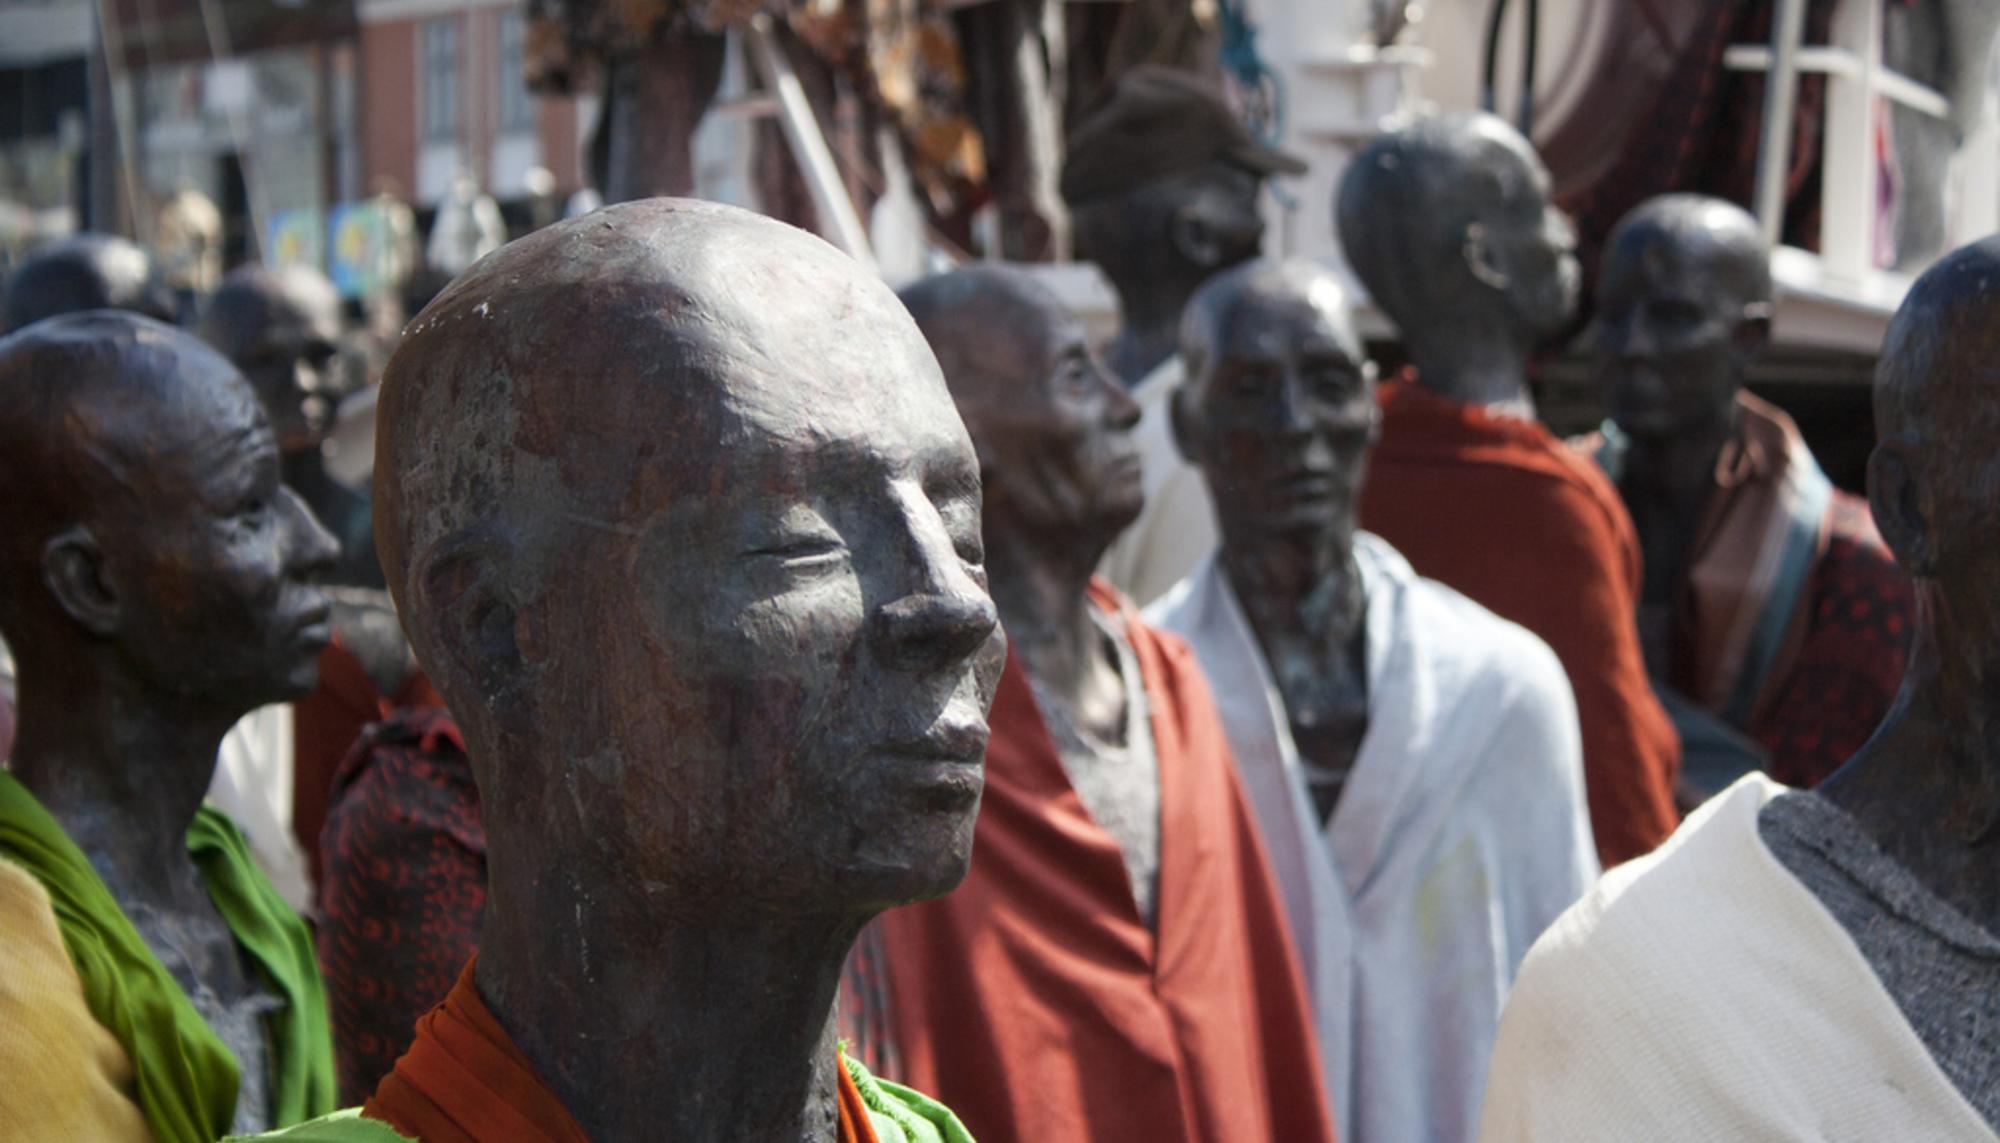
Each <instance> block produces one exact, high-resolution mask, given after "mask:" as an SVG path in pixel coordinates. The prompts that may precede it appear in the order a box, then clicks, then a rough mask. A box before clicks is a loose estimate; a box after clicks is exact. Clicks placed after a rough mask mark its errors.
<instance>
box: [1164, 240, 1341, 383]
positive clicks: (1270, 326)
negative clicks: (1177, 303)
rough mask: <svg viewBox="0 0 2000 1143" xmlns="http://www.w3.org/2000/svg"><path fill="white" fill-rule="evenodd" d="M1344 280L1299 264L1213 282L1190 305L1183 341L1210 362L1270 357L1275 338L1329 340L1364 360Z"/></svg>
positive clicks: (1255, 268)
mask: <svg viewBox="0 0 2000 1143" xmlns="http://www.w3.org/2000/svg"><path fill="white" fill-rule="evenodd" d="M1347 311H1348V301H1347V296H1346V292H1345V291H1344V290H1342V288H1341V286H1340V283H1339V280H1338V279H1336V278H1335V277H1334V276H1333V275H1332V274H1329V273H1327V272H1326V271H1324V270H1322V269H1320V268H1318V267H1316V266H1308V265H1300V264H1296V263H1252V264H1250V265H1246V266H1242V267H1238V268H1237V269H1235V270H1231V271H1229V272H1227V273H1225V274H1223V275H1220V276H1218V277H1217V278H1215V279H1213V280H1212V281H1210V282H1209V283H1208V284H1207V285H1206V286H1204V287H1203V288H1202V289H1201V291H1200V292H1198V293H1197V294H1196V295H1195V297H1194V300H1193V301H1192V302H1191V303H1189V306H1188V312H1187V317H1186V319H1185V321H1184V322H1183V325H1182V341H1183V344H1184V345H1185V346H1186V347H1187V348H1188V349H1190V350H1193V351H1195V353H1196V354H1197V355H1198V356H1201V357H1202V358H1204V359H1205V360H1207V361H1208V363H1209V364H1210V366H1211V367H1212V366H1213V364H1214V363H1215V362H1216V361H1217V360H1220V359H1221V358H1224V357H1228V356H1231V355H1233V354H1237V353H1243V352H1254V353H1258V354H1264V353H1267V352H1268V351H1269V350H1270V349H1271V348H1272V347H1271V346H1270V345H1269V344H1268V343H1269V342H1270V341H1271V340H1272V338H1273V337H1303V336H1308V335H1310V334H1313V333H1319V334H1323V335H1325V336H1326V337H1327V338H1328V339H1330V340H1331V341H1332V342H1333V343H1334V344H1335V345H1337V346H1338V347H1339V348H1340V349H1341V351H1342V352H1344V353H1346V354H1347V355H1348V357H1349V358H1350V359H1351V360H1353V361H1355V362H1357V363H1358V362H1359V361H1361V359H1362V357H1363V352H1362V349H1361V341H1360V338H1359V337H1357V336H1356V335H1355V333H1354V327H1353V325H1352V323H1351V322H1350V321H1349V319H1348V312H1347Z"/></svg>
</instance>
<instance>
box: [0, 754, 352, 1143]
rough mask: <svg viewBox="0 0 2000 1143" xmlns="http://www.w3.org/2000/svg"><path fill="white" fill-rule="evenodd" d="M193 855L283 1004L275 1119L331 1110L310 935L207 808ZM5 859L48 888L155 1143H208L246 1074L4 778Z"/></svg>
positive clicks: (323, 1017)
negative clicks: (125, 1059)
mask: <svg viewBox="0 0 2000 1143" xmlns="http://www.w3.org/2000/svg"><path fill="white" fill-rule="evenodd" d="M188 853H189V854H190V855H191V856H192V857H193V859H194V862H195V866H196V868H197V869H198V870H199V871H200V874H201V878H202V883H203V885H204V886H205V887H206V888H207V890H208V893H209V897H210V899H211V900H212V901H213V902H214V903H215V908H216V911H217V912H218V913H219V914H221V916H222V919H223V921H224V923H226V924H227V925H228V926H229V930H230V932H231V933H232V934H234V936H235V937H236V941H237V943H238V944H239V945H241V946H242V947H243V950H244V951H245V952H247V953H248V954H249V955H250V958H251V960H252V961H253V962H255V964H256V966H257V968H258V969H259V970H260V971H261V973H262V976H263V978H264V981H265V983H266V984H268V985H269V986H270V987H271V989H272V990H273V991H274V992H275V993H277V995H278V996H279V997H281V998H282V999H283V1000H284V1002H285V1003H284V1007H283V1008H282V1009H281V1010H280V1011H278V1012H277V1013H275V1014H274V1015H273V1016H272V1018H271V1022H270V1025H269V1027H270V1032H271V1061H272V1065H273V1075H272V1077H271V1079H272V1082H271V1088H270V1091H271V1105H272V1106H271V1114H272V1121H273V1122H274V1123H276V1124H278V1125H281V1126H282V1125H289V1124H294V1123H299V1122H301V1121H304V1120H307V1119H311V1118H313V1117H314V1116H318V1115H324V1114H325V1113H326V1112H328V1111H329V1110H331V1109H332V1108H333V1106H334V1076H333V1042H332V1037H331V1034H330V1032H329V1029H328V1020H327V1010H326V994H325V988H324V985H323V984H322V983H321V981H320V977H319V968H318V966H317V964H316V963H315V962H314V960H313V947H312V936H311V934H310V933H309V932H308V931H307V930H306V926H305V923H304V922H303V921H301V920H300V919H299V917H298V914H296V913H294V912H292V910H291V909H290V908H289V907H288V906H286V904H285V903H284V901H283V900H282V899H281V898H280V897H279V896H278V892H277V890H275V889H273V888H272V887H271V883H270V882H269V881H268V880H266V879H265V877H264V875H263V874H262V873H261V872H259V871H258V869H257V866H256V863H255V862H254V861H253V860H252V859H251V857H250V849H249V845H248V844H247V843H246V842H245V841H244V840H243V835H242V833H241V832H239V831H238V830H237V829H236V827H235V825H234V824H233V823H231V822H230V821H229V819H228V818H227V817H225V816H224V815H222V814H221V813H218V812H216V811H215V810H212V809H209V808H208V807H203V808H202V809H200V810H198V811H197V812H196V814H195V819H194V822H193V823H192V824H191V825H190V826H189V828H188ZM0 856H4V857H5V858H7V859H8V860H10V861H12V862H14V863H15V864H16V865H19V866H20V867H21V868H23V869H25V870H26V871H27V872H29V873H30V874H32V875H33V876H34V877H35V879H36V880H38V881H39V882H41V884H42V886H43V888H44V889H46V890H47V891H48V894H49V901H50V904H51V906H52V907H53V909H54V911H55V916H56V923H57V927H58V929H59V930H60V931H61V933H62V939H63V945H64V947H65V949H67V951H68V953H69V956H70V960H71V962H72V963H73V964H74V965H75V966H76V971H77V975H78V977H79V979H80V980H81V981H82V984H83V991H84V999H85V1002H86V1004H87V1005H88V1007H89V1009H90V1013H91V1015H92V1017H94V1018H95V1019H96V1020H97V1022H98V1023H100V1024H102V1025H103V1026H104V1027H105V1028H106V1029H108V1030H109V1031H110V1032H111V1034H112V1035H113V1036H114V1037H115V1038H116V1039H117V1040H118V1043H119V1045H120V1046H121V1047H123V1048H124V1049H125V1052H126V1054H127V1055H128V1056H129V1057H130V1058H131V1061H132V1067H133V1071H134V1073H135V1076H136V1084H135V1087H136V1089H137V1098H138V1103H139V1107H140V1110H141V1111H142V1112H143V1113H144V1115H145V1117H146V1121H147V1123H148V1125H149V1126H150V1127H151V1128H152V1131H153V1134H154V1135H155V1137H156V1138H157V1139H158V1140H159V1143H209V1141H211V1140H213V1139H216V1138H217V1137H219V1136H220V1135H222V1134H223V1133H224V1132H226V1131H228V1130H229V1128H230V1126H231V1123H232V1121H233V1119H234V1117H235V1112H236V1097H237V1088H238V1085H239V1083H240V1082H241V1073H240V1072H239V1070H238V1068H237V1062H236V1058H235V1056H234V1055H232V1054H231V1053H230V1051H229V1049H228V1048H227V1047H226V1046H224V1045H223V1043H222V1041H221V1040H220V1039H219V1038H218V1037H217V1036H216V1035H215V1033H214V1032H213V1031H212V1030H211V1029H210V1028H209V1026H208V1024H207V1022H206V1021H204V1020H203V1019H202V1017H201V1014H200V1013H199V1012H197V1011H196V1010H195V1007H194V1005H193V1003H192V1002H191V1001H189V999H188V998H187V995H186V994H185V993H184V992H182V991H181V987H180V985H179V984H178V983H176V982H175V980H174V978H173V975H172V974H171V973H169V972H168V971H167V969H166V966H164V965H162V964H161V963H160V961H159V959H158V958H157V957H155V956H154V955H153V953H152V950H151V949H149V948H147V947H146V942H145V939H144V938H143V937H141V936H140V935H139V932H138V930H137V929H135V928H134V927H133V925H132V922H131V920H130V919H128V918H127V917H126V916H125V913H124V911H123V910H122V909H121V908H119V906H118V902H117V900H116V899H115V898H114V897H113V896H112V894H111V890H110V888H109V887H107V886H106V885H105V884H104V882H103V880H102V879H100V878H99V877H98V876H97V872H96V871H95V870H94V869H92V868H91V865H90V860H89V859H88V858H87V857H85V856H84V854H83V851H82V850H80V849H78V848H77V847H76V845H75V843H73V842H71V841H70V839H69V837H68V836H67V835H66V834H65V833H64V832H63V829H62V826H61V825H60V824H58V823H57V822H56V820H55V818H53V817H51V816H50V815H49V813H48V811H47V810H45V809H43V808H42V806H41V804H40V803H39V802H38V801H36V800H35V796H34V795H33V794H32V793H30V792H29V791H28V789H27V787H25V786H23V785H21V783H20V781H19V780H18V779H16V778H15V777H14V776H13V775H11V774H5V773H0Z"/></svg>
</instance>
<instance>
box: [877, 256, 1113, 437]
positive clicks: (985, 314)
mask: <svg viewBox="0 0 2000 1143" xmlns="http://www.w3.org/2000/svg"><path fill="white" fill-rule="evenodd" d="M903 302H904V304H905V305H906V306H908V308H909V311H910V314H911V315H912V316H913V317H914V318H915V319H916V322H917V325H918V327H919V329H920V330H921V331H922V333H923V336H924V338H925V339H926V340H927V341H928V342H929V344H930V347H931V349H932V350H934V351H935V352H936V354H937V359H938V362H939V364H940V366H941V367H942V368H943V370H944V374H945V380H946V382H947V383H948V384H949V385H950V387H951V394H952V396H953V397H954V398H956V399H957V400H958V401H959V403H960V404H961V405H966V404H972V405H982V404H985V403H987V402H989V401H992V400H1009V401H1011V400H1018V399H1021V398H1024V397H1028V396H1031V395H1032V394H1033V393H1034V392H1037V391H1036V390H1030V389H1028V388H1025V387H1024V386H1025V385H1026V384H1027V383H1030V382H1033V381H1036V380H1039V379H1040V378H1041V377H1043V376H1045V375H1046V371H1048V370H1049V369H1051V368H1052V367H1053V365H1054V363H1055V360H1056V359H1057V358H1058V356H1059V355H1061V354H1062V353H1064V352H1066V351H1068V350H1070V349H1072V348H1076V347H1080V346H1083V345H1084V344H1086V340H1087V339H1086V337H1085V334H1084V330H1083V324H1082V322H1081V320H1080V319H1078V318H1077V317H1076V315H1075V314H1072V313H1071V312H1070V311H1069V309H1068V308H1067V307H1065V306H1064V305H1063V304H1062V300H1061V299H1060V298H1058V297H1056V296H1055V294H1054V293H1053V292H1051V291H1050V290H1049V289H1048V287H1046V286H1044V285H1042V284H1041V283H1040V282H1037V281H1036V280H1035V279H1033V278H1032V277H1030V276H1029V275H1027V274H1024V273H1022V272H1020V271H1018V270H1012V269H1007V268H1002V267H971V268H967V269H963V270H956V271H953V272H952V273H949V274H944V275H940V276H938V277H935V278H928V279H925V280H924V281H922V282H919V283H917V284H916V285H914V286H911V287H909V288H908V289H906V290H905V291H904V292H903Z"/></svg>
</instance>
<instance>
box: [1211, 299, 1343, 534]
mask: <svg viewBox="0 0 2000 1143" xmlns="http://www.w3.org/2000/svg"><path fill="white" fill-rule="evenodd" d="M1350 305H1351V303H1350V301H1349V299H1348V297H1347V293H1346V291H1345V290H1343V289H1342V288H1341V285H1340V283H1339V281H1338V280H1337V279H1336V278H1335V277H1334V276H1333V275H1332V274H1331V273H1330V272H1328V271H1327V270H1326V269H1325V268H1324V267H1321V266H1316V265H1313V264H1312V263H1309V262H1300V261H1291V262H1266V261H1259V262H1251V263H1247V264H1245V265H1242V266H1238V267H1236V268H1235V269H1233V270H1229V271H1226V272H1224V273H1222V274H1220V275H1217V276H1216V277H1215V278H1213V279H1211V280H1210V281H1209V282H1208V284H1207V285H1204V286H1203V287H1202V288H1201V291H1200V292H1199V293H1197V294H1195V296H1194V298H1193V299H1192V300H1191V301H1189V302H1188V308H1187V312H1186V313H1185V314H1184V315H1183V316H1182V318H1181V362H1182V364H1183V365H1184V366H1185V368H1186V373H1187V376H1186V380H1184V381H1183V382H1182V383H1181V387H1180V389H1179V390H1177V391H1176V392H1175V393H1174V397H1173V424H1174V435H1175V440H1176V442H1177V443H1178V444H1179V446H1180V450H1181V452H1182V454H1183V455H1185V456H1186V457H1187V458H1188V461H1189V462H1190V463H1192V464H1194V465H1195V466H1196V467H1197V468H1199V469H1201V472H1202V476H1203V478H1204V479H1205V480H1206V481H1207V484H1208V491H1209V497H1210V499H1211V500H1212V501H1213V502H1214V504H1215V511H1216V520H1217V522H1218V523H1219V524H1220V526H1221V532H1222V538H1223V543H1224V544H1225V545H1228V546H1232V547H1236V548H1239V549H1243V548H1250V547H1255V548H1258V549H1266V550H1268V548H1269V546H1270V545H1271V544H1273V543H1274V542H1283V543H1285V544H1287V545H1288V546H1300V545H1303V546H1305V547H1325V546H1326V545H1329V544H1339V543H1343V542H1345V538H1346V537H1351V536H1352V534H1353V531H1354V527H1355V524H1354V518H1355V513H1356V511H1357V510H1358V496H1359V493H1360V485H1361V478H1362V474H1363V471H1364V469H1365V467H1366V464H1367V454H1368V449H1369V447H1370V446H1371V445H1372V444H1373V443H1374V441H1375V438H1376V436H1377V434H1378V432H1379V424H1380V414H1379V412H1378V411H1377V409H1376V405H1375V368H1374V365H1373V363H1371V362H1370V361H1369V360H1368V358H1367V355H1366V354H1365V353H1364V352H1363V350H1362V348H1361V340H1360V338H1358V337H1357V336H1356V335H1355V333H1354V327H1353V325H1352V323H1351V322H1350V319H1349V317H1348V310H1349V308H1350Z"/></svg>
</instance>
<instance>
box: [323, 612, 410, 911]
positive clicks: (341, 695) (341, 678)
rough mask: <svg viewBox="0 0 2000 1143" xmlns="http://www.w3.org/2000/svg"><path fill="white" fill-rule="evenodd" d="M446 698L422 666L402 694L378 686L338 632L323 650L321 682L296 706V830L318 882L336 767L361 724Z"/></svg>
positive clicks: (405, 686) (406, 681) (402, 688)
mask: <svg viewBox="0 0 2000 1143" xmlns="http://www.w3.org/2000/svg"><path fill="white" fill-rule="evenodd" d="M443 705H444V699H443V698H442V697H441V696H440V695H439V694H438V693H437V689H436V688H435V687H433V686H431V681H430V679H429V678H428V677H426V676H425V675H424V673H423V671H422V670H421V669H418V670H413V671H411V672H410V677H409V678H407V679H404V680H403V683H402V685H401V686H399V687H397V688H396V693H394V694H391V695H384V694H383V693H382V692H381V691H379V690H377V689H376V687H375V683H374V681H373V680H372V679H370V678H369V677H368V673H367V672H366V671H364V670H362V669H361V662H360V660H358V659H356V658H355V657H354V654H353V652H351V651H349V650H348V649H347V648H345V647H343V646H341V645H340V639H339V637H338V636H335V637H334V641H333V642H331V643H329V644H327V647H326V650H324V651H321V652H320V655H319V685H318V686H317V687H315V688H314V689H313V692H312V693H311V694H309V695H307V696H306V697H305V698H303V699H300V700H299V701H298V702H297V703H296V704H294V705H293V707H292V773H293V780H292V833H293V834H295V835H297V837H298V839H299V845H300V846H302V847H304V849H305V852H306V860H307V862H308V863H310V865H311V866H312V876H313V883H314V884H315V885H317V884H318V883H319V879H320V877H321V876H322V875H323V874H324V873H325V861H324V858H323V856H322V855H321V853H320V850H319V846H320V833H321V831H322V830H323V829H325V827H326V808H327V799H328V796H329V791H330V790H331V789H332V787H333V776H334V772H335V771H337V770H338V769H339V768H340V763H341V760H342V759H344V758H346V757H347V753H348V751H350V750H352V749H354V743H355V741H356V740H357V739H359V738H360V737H361V728H362V727H364V726H367V725H368V724H369V723H371V722H375V721H377V720H380V719H384V718H387V717H389V714H390V712H392V711H395V710H398V709H400V708H404V707H442V706H443Z"/></svg>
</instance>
